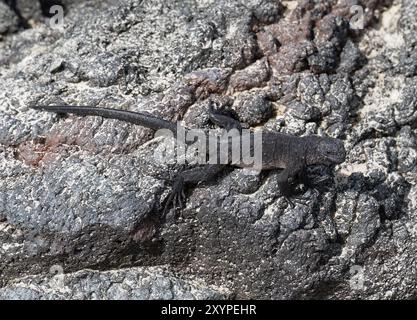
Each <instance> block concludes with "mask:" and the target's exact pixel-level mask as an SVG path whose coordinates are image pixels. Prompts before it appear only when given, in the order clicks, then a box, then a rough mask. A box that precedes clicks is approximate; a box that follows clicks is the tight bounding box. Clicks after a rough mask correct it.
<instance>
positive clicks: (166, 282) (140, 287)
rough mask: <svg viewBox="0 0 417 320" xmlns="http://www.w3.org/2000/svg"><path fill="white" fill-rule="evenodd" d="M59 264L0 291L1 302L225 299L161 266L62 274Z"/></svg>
mask: <svg viewBox="0 0 417 320" xmlns="http://www.w3.org/2000/svg"><path fill="white" fill-rule="evenodd" d="M61 271H62V270H61V268H60V266H58V265H55V266H52V267H51V274H50V275H49V276H41V275H36V276H27V277H24V278H22V279H15V280H13V281H12V282H11V283H10V284H9V285H8V286H7V287H5V288H0V299H2V300H3V299H14V300H15V299H31V300H34V299H48V300H51V299H54V300H56V299H63V300H68V299H77V300H79V299H100V300H103V299H111V300H120V299H122V300H132V299H139V300H149V299H158V300H160V299H164V300H167V299H181V300H184V299H186V300H189V299H225V298H227V297H228V291H227V290H226V289H222V288H212V287H209V286H207V285H206V284H205V283H204V282H203V281H201V280H195V279H194V280H181V279H177V278H176V277H175V276H174V275H173V274H172V273H170V272H168V271H167V270H165V269H164V268H161V267H147V268H146V267H143V268H141V267H139V268H130V269H125V270H123V269H121V270H113V271H102V272H99V271H93V270H83V271H77V272H75V273H71V274H65V273H61Z"/></svg>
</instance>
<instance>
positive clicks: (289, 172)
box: [276, 165, 304, 207]
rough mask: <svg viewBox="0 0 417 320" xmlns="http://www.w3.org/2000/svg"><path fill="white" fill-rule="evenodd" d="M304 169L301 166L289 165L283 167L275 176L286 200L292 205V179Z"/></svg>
mask: <svg viewBox="0 0 417 320" xmlns="http://www.w3.org/2000/svg"><path fill="white" fill-rule="evenodd" d="M303 170H304V168H303V167H300V166H295V165H291V166H289V167H287V168H286V169H284V170H283V171H282V172H281V173H280V174H279V175H278V176H277V177H276V181H277V184H278V187H279V190H280V192H281V194H282V196H283V197H285V199H286V200H287V202H288V203H289V204H290V205H291V206H292V207H294V202H293V201H292V200H291V197H292V196H294V185H293V182H294V180H296V179H297V177H299V175H300V173H302V172H303ZM291 180H292V181H291Z"/></svg>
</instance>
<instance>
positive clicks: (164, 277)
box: [0, 0, 417, 299]
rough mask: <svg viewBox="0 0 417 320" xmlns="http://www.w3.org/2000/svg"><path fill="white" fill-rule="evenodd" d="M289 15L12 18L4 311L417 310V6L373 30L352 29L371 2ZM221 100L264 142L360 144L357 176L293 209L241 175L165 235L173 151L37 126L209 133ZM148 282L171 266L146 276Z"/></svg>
mask: <svg viewBox="0 0 417 320" xmlns="http://www.w3.org/2000/svg"><path fill="white" fill-rule="evenodd" d="M291 3H292V2H291ZM291 3H290V2H282V3H281V2H280V1H275V0H271V1H267V0H262V1H261V0H250V1H244V2H241V1H235V2H230V1H215V2H201V1H194V0H187V1H170V2H169V4H167V3H166V1H162V0H147V1H137V0H123V1H88V2H85V1H74V2H71V1H63V4H64V5H65V7H66V15H65V24H64V29H61V30H60V29H51V28H50V25H49V24H48V20H47V19H46V18H45V16H44V13H42V10H40V11H39V9H36V8H35V7H36V6H37V4H36V3H35V2H33V3H32V4H31V6H33V7H30V6H29V5H27V4H28V2H27V1H21V2H20V4H19V5H21V6H26V5H27V7H25V8H26V9H25V10H23V9H22V12H25V14H27V17H28V19H29V20H30V21H32V22H31V23H30V24H29V26H27V28H21V29H19V30H18V29H17V20H16V17H15V15H14V14H13V12H11V11H10V10H9V9H5V10H0V11H1V12H2V14H6V17H5V18H4V20H3V19H1V22H0V33H3V38H2V40H1V41H0V62H1V63H0V243H1V245H0V273H1V274H2V277H1V278H0V297H1V298H5V299H7V298H8V299H10V298H22V299H30V298H32V299H75V298H83V299H93V298H95V299H119V298H126V299H162V298H166V299H175V298H187V299H188V298H189V299H203V298H231V297H237V298H252V299H253V298H268V299H291V298H303V299H313V298H314V299H317V298H337V299H354V298H362V299H376V298H397V299H409V298H413V297H415V296H416V292H417V288H416V285H415V281H414V279H415V277H416V269H415V266H414V265H415V264H414V260H415V257H414V256H415V254H414V253H415V251H416V249H417V248H416V245H415V243H416V241H415V240H416V239H415V238H416V237H417V230H416V228H415V226H416V225H417V216H416V214H415V212H417V201H416V197H417V188H416V182H417V162H416V155H417V142H416V141H417V131H416V119H417V118H416V117H417V116H416V115H417V112H416V103H417V102H416V94H415V93H416V90H417V89H416V88H417V82H416V79H415V76H416V74H415V70H416V63H415V59H414V57H415V45H414V44H415V31H416V29H417V22H416V21H415V13H416V12H417V5H416V3H415V1H411V0H409V1H408V0H404V1H402V2H400V1H397V0H395V1H362V3H363V5H364V6H366V8H365V13H366V15H365V19H364V29H363V30H350V29H349V28H350V27H349V19H350V18H351V16H350V13H349V12H350V11H349V9H350V6H352V5H356V4H357V1H339V2H338V3H337V4H334V3H333V2H330V1H328V2H319V1H303V2H300V4H299V6H298V7H297V8H287V6H289V7H291ZM0 5H1V3H0ZM3 7H4V5H3ZM22 8H23V7H22ZM30 8H32V9H30ZM33 8H35V9H33ZM0 9H2V8H0ZM7 10H8V11H7ZM3 12H4V13H3ZM209 102H214V104H215V106H216V108H218V109H225V110H226V111H233V112H234V113H235V115H236V117H237V118H238V119H240V120H242V121H245V122H247V124H248V125H250V126H259V125H261V124H263V125H264V127H265V128H266V129H268V130H275V131H282V132H288V133H293V134H297V135H308V134H312V133H317V134H327V135H331V136H333V137H339V138H342V139H344V141H345V146H346V149H347V151H348V157H347V160H346V162H345V163H343V164H341V165H339V166H337V167H336V168H335V169H334V170H333V169H329V168H322V167H315V168H310V169H309V176H310V178H311V180H312V182H313V184H314V182H315V181H319V182H318V183H316V185H315V186H316V188H317V191H314V190H312V189H307V188H302V187H301V186H300V195H299V196H300V197H301V198H302V199H301V201H300V202H299V203H297V205H296V206H295V207H294V208H291V207H290V206H289V205H288V202H287V201H286V200H285V199H284V198H283V197H282V196H281V195H282V194H281V192H280V190H279V188H278V186H277V182H276V175H277V174H278V172H263V173H260V174H252V175H248V172H246V171H243V170H240V169H233V168H230V169H229V170H226V171H225V172H224V173H223V174H222V175H220V176H219V177H218V178H217V179H216V180H214V181H212V182H210V183H207V184H201V185H198V186H197V187H195V188H190V189H188V190H187V198H188V201H187V205H186V207H185V208H183V209H182V210H180V212H179V215H175V214H174V213H173V212H170V213H169V214H168V215H167V218H166V219H162V218H161V213H162V210H163V204H164V199H165V198H166V196H167V194H168V193H169V191H170V189H171V185H170V183H169V180H170V179H172V178H173V177H174V176H175V174H176V173H177V172H178V170H179V166H178V165H176V164H175V163H170V162H167V161H163V160H164V159H161V158H159V157H156V156H158V155H160V154H161V152H163V151H164V150H163V149H164V147H166V146H168V145H169V144H170V143H172V140H170V139H169V138H163V137H158V138H154V139H153V138H152V137H153V136H152V132H151V131H150V130H149V129H146V128H142V127H137V126H133V125H129V124H126V123H121V122H118V121H115V120H109V119H100V118H94V117H86V118H80V117H75V116H66V117H62V116H59V115H54V114H48V113H44V112H39V111H35V110H32V109H30V108H28V106H30V105H31V104H35V103H39V104H62V103H69V104H77V105H94V106H99V107H113V108H120V109H124V110H132V111H142V112H149V113H151V114H154V115H156V116H160V117H163V118H165V119H167V120H173V121H176V120H184V123H185V124H186V125H187V126H190V127H193V128H197V127H204V128H209V127H210V126H211V124H210V122H209V120H208V116H207V112H208V107H209ZM161 160H162V161H161ZM56 265H58V266H62V267H63V268H64V270H65V274H66V276H65V279H66V280H65V281H66V282H65V285H64V287H63V289H62V288H61V289H62V290H61V289H58V290H56V288H55V289H54V288H52V287H51V279H50V268H51V266H56ZM149 265H155V266H168V267H167V268H166V270H165V269H162V268H161V267H140V268H135V266H149ZM89 269H94V270H101V271H94V272H93V271H89ZM109 270H112V271H109ZM167 270H168V271H167ZM181 279H182V280H181ZM196 279H197V280H196ZM203 280H204V281H203Z"/></svg>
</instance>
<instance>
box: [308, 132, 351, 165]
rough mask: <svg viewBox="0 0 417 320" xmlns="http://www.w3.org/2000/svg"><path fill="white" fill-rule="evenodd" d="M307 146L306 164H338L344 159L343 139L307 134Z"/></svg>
mask: <svg viewBox="0 0 417 320" xmlns="http://www.w3.org/2000/svg"><path fill="white" fill-rule="evenodd" d="M306 140H307V141H306V142H307V143H308V146H307V148H306V150H308V151H307V155H306V162H307V165H313V164H323V165H327V166H329V165H332V164H339V163H342V162H344V161H345V159H346V150H345V146H344V145H343V141H341V140H339V139H335V138H329V137H320V136H309V137H306Z"/></svg>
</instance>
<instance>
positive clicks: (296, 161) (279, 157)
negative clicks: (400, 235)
mask: <svg viewBox="0 0 417 320" xmlns="http://www.w3.org/2000/svg"><path fill="white" fill-rule="evenodd" d="M32 108H34V109H41V110H45V111H50V112H56V113H73V114H76V115H81V116H101V117H104V118H110V119H118V120H121V121H125V122H129V123H133V124H136V125H141V126H144V127H148V128H151V129H154V130H158V129H168V130H171V131H172V132H173V134H174V135H176V134H177V125H176V124H175V123H173V122H169V121H166V120H163V119H160V118H157V117H155V116H152V115H148V114H143V113H138V112H131V111H123V110H117V109H108V108H96V107H82V106H34V107H32ZM210 119H211V121H212V122H214V123H215V124H217V125H219V126H221V127H223V128H226V129H228V130H230V129H238V130H241V125H240V123H239V122H237V121H236V120H235V119H232V118H230V117H227V116H224V115H219V114H216V113H214V112H212V110H211V111H210ZM185 130H186V129H185ZM345 158H346V151H345V148H344V145H343V142H342V141H341V140H339V139H334V138H329V137H320V136H317V135H311V136H307V137H297V136H293V135H289V134H283V133H277V132H263V133H262V165H261V169H262V170H271V169H283V170H282V172H280V174H279V175H278V177H277V183H278V186H279V188H280V191H281V193H282V194H283V195H284V196H285V197H286V198H287V200H288V201H289V203H290V204H291V205H293V203H292V202H291V200H289V196H290V195H291V190H292V189H291V186H290V180H294V179H295V178H299V177H302V179H303V180H304V181H305V178H306V176H305V170H306V168H307V167H308V166H311V165H326V166H331V165H335V164H339V163H342V162H344V161H345ZM233 165H235V166H238V167H245V165H244V164H243V163H234V164H233ZM226 166H227V165H224V164H207V165H202V166H199V167H196V168H192V169H187V170H183V171H181V172H180V173H179V174H178V176H177V178H176V180H175V182H174V186H173V191H172V193H171V194H170V195H169V197H168V199H167V201H166V206H165V208H167V207H168V205H170V204H171V203H173V204H174V206H175V205H176V204H177V203H179V204H180V205H181V206H182V204H183V201H184V200H185V199H184V198H185V196H184V192H183V188H184V185H186V184H196V183H200V182H205V181H209V180H211V179H213V178H214V177H215V176H216V175H217V174H218V173H219V172H221V171H222V170H223V169H224V168H225V167H226ZM165 212H166V210H165Z"/></svg>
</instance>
